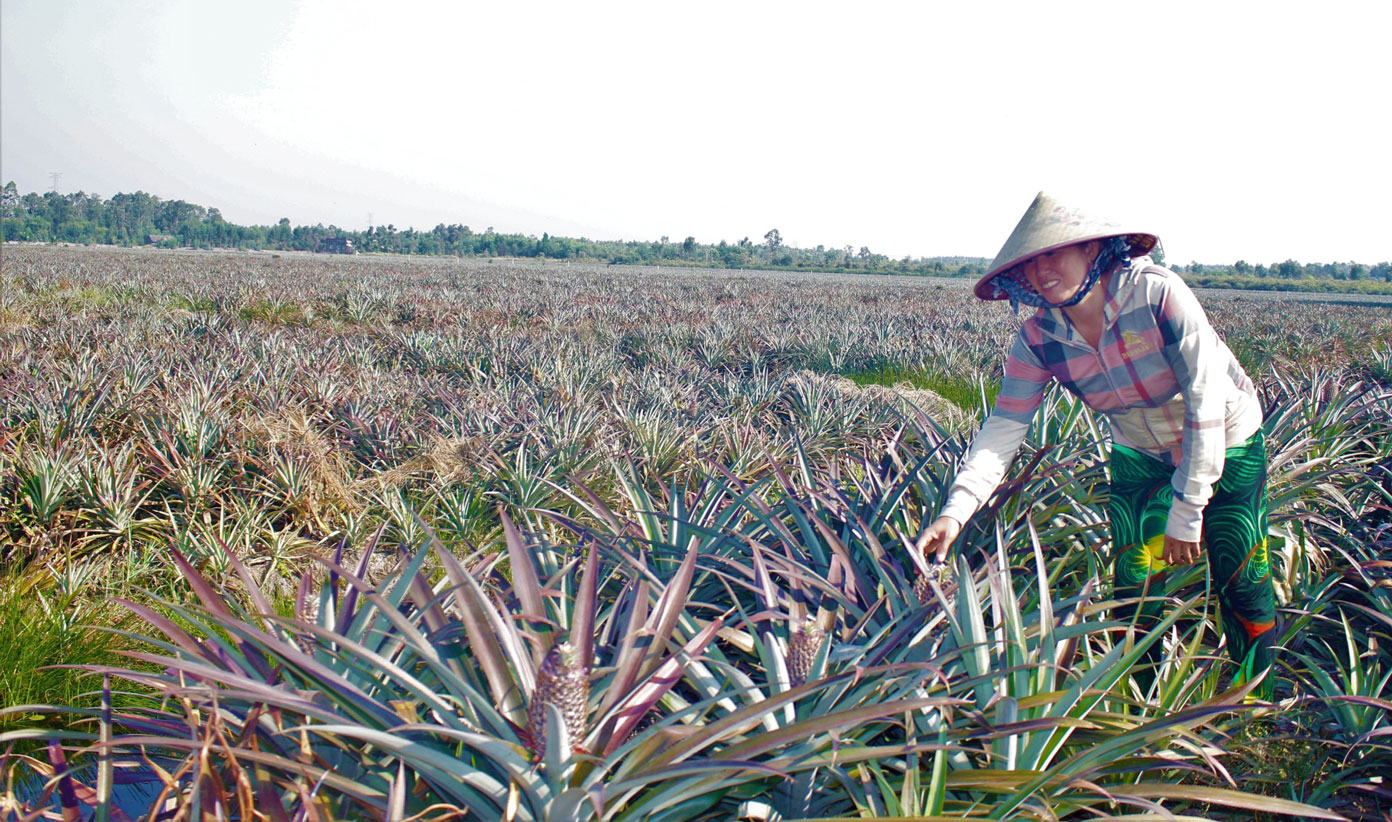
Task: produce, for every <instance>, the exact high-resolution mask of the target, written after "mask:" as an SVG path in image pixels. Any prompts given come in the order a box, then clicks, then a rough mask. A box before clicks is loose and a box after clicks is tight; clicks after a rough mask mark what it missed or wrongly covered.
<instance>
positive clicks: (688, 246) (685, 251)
mask: <svg viewBox="0 0 1392 822" xmlns="http://www.w3.org/2000/svg"><path fill="white" fill-rule="evenodd" d="M695 248H696V238H695V237H687V238H686V239H685V240H682V256H684V257H690V256H691V252H692V251H693V250H695Z"/></svg>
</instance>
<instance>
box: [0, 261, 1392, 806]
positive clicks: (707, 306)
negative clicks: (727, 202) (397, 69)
mask: <svg viewBox="0 0 1392 822" xmlns="http://www.w3.org/2000/svg"><path fill="white" fill-rule="evenodd" d="M0 254H2V255H3V256H0V628H2V629H3V630H0V809H2V810H3V811H5V813H6V814H7V816H6V818H11V816H12V817H13V818H21V819H41V818H65V819H85V818H97V819H112V820H116V819H122V818H132V819H134V818H148V819H180V820H182V819H203V818H209V819H213V818H218V819H243V820H252V819H261V820H273V821H278V820H292V819H293V820H300V819H343V820H351V819H393V820H436V819H440V820H442V819H478V820H490V821H491V820H500V819H502V820H580V819H584V820H673V821H676V820H760V821H762V822H771V821H772V820H801V819H805V820H812V819H818V820H830V819H866V818H914V819H1029V820H1041V821H1042V820H1060V819H1078V820H1081V819H1089V820H1090V819H1122V820H1151V819H1154V820H1160V819H1179V820H1185V819H1190V820H1193V819H1234V820H1237V819H1241V820H1248V819H1264V820H1282V819H1350V820H1357V819H1386V818H1388V814H1389V813H1392V784H1389V780H1390V779H1392V721H1389V717H1392V696H1389V691H1390V690H1392V689H1389V682H1392V310H1390V309H1392V303H1389V301H1388V300H1387V298H1375V297H1373V298H1365V299H1360V298H1357V297H1353V296H1349V295H1337V296H1336V295H1330V299H1328V300H1325V299H1323V298H1320V299H1316V298H1312V297H1310V296H1308V295H1305V296H1298V295H1297V296H1292V295H1277V294H1269V293H1263V294H1255V293H1250V292H1214V291H1199V292H1198V294H1199V297H1200V300H1201V301H1202V302H1203V303H1204V307H1205V309H1206V310H1207V311H1208V314H1209V317H1210V319H1211V320H1212V322H1213V324H1214V325H1215V327H1216V328H1217V330H1218V332H1219V333H1220V334H1221V335H1222V336H1223V337H1224V339H1225V340H1226V342H1227V343H1228V345H1229V347H1230V348H1231V349H1232V350H1233V352H1234V353H1235V354H1236V355H1237V356H1238V358H1239V359H1240V360H1241V361H1242V362H1243V364H1244V366H1245V367H1246V368H1247V370H1248V373H1249V374H1250V375H1251V376H1252V378H1253V379H1254V380H1255V381H1256V383H1257V384H1258V387H1259V390H1260V394H1261V398H1262V403H1263V407H1264V409H1265V412H1266V423H1265V435H1266V440H1267V450H1268V453H1269V455H1270V458H1269V468H1270V480H1269V485H1268V493H1269V510H1270V534H1269V537H1268V540H1269V543H1268V544H1269V546H1270V548H1271V551H1272V556H1273V562H1274V563H1275V565H1276V567H1277V568H1278V573H1277V580H1278V595H1279V598H1280V609H1279V613H1280V619H1281V626H1282V628H1281V631H1282V635H1281V637H1280V640H1279V650H1278V655H1277V665H1276V667H1275V669H1274V670H1273V671H1272V676H1274V677H1275V699H1276V701H1275V702H1274V703H1264V702H1260V701H1257V700H1255V699H1253V698H1251V696H1250V693H1251V691H1252V688H1253V685H1252V684H1251V683H1248V684H1243V685H1234V684H1233V683H1232V677H1233V673H1234V670H1233V666H1232V665H1231V663H1230V662H1229V661H1228V659H1227V656H1226V654H1225V650H1224V648H1223V647H1222V639H1221V634H1220V632H1219V630H1218V625H1219V622H1218V617H1217V615H1216V614H1215V613H1214V607H1215V603H1216V597H1213V598H1210V597H1209V596H1208V595H1207V593H1208V589H1209V586H1210V584H1211V580H1209V579H1206V577H1205V567H1204V566H1203V565H1202V564H1200V565H1196V566H1192V567H1191V568H1189V569H1188V570H1187V571H1185V572H1184V573H1183V574H1182V575H1181V576H1182V578H1181V580H1180V585H1179V586H1178V589H1177V591H1176V592H1175V593H1174V595H1173V596H1171V598H1170V601H1169V603H1168V605H1167V608H1166V611H1165V617H1164V620H1163V622H1162V623H1161V624H1160V626H1159V628H1157V629H1156V630H1153V631H1150V632H1138V631H1136V630H1135V629H1134V626H1132V625H1130V624H1129V623H1127V622H1126V621H1124V620H1121V619H1119V618H1117V617H1116V616H1114V614H1115V613H1116V612H1118V611H1119V609H1118V608H1117V607H1116V606H1117V605H1118V601H1117V600H1115V599H1114V598H1113V596H1112V591H1111V590H1110V583H1109V580H1110V575H1109V574H1108V573H1107V570H1106V569H1107V567H1108V564H1109V560H1110V552H1111V549H1112V546H1111V544H1110V542H1109V539H1108V534H1107V523H1106V508H1105V506H1106V500H1107V493H1108V478H1107V453H1108V445H1107V443H1108V432H1107V429H1106V423H1105V421H1104V420H1102V419H1101V418H1100V417H1096V416H1094V415H1093V413H1092V412H1091V411H1089V410H1088V409H1087V408H1086V407H1084V406H1082V405H1081V404H1080V403H1078V402H1076V401H1074V400H1073V399H1072V398H1071V397H1069V396H1067V395H1066V394H1063V393H1061V392H1053V393H1051V394H1050V395H1048V396H1047V397H1046V400H1045V403H1044V406H1043V407H1042V408H1041V410H1040V412H1039V415H1038V416H1037V417H1036V418H1035V421H1034V423H1033V425H1032V427H1031V431H1030V435H1029V438H1028V439H1027V442H1026V445H1025V447H1024V449H1023V450H1022V451H1021V454H1020V457H1019V458H1018V459H1017V460H1016V463H1015V465H1014V466H1013V468H1012V470H1011V472H1010V474H1009V475H1008V477H1007V479H1006V481H1005V482H1004V483H1003V484H1002V485H1001V487H1000V488H999V489H998V490H997V492H996V494H995V496H994V497H993V498H992V499H991V501H990V502H989V504H988V505H987V507H986V509H985V510H983V511H982V512H981V513H979V514H978V515H977V516H976V517H975V518H974V519H973V520H972V522H971V523H970V524H969V525H968V527H967V528H966V529H965V530H964V533H963V535H962V537H961V539H960V540H959V542H958V544H957V547H956V549H955V550H954V552H953V561H952V562H951V563H950V566H949V567H945V568H943V567H930V566H928V565H927V564H925V563H924V561H923V559H922V557H921V556H918V555H917V554H915V552H914V551H913V550H912V548H911V543H912V540H913V538H914V536H915V535H916V534H917V533H918V531H919V529H920V527H921V525H923V524H924V521H925V518H928V517H931V516H933V515H934V514H935V513H936V512H937V509H938V507H939V506H940V504H941V502H942V500H943V498H944V496H945V494H946V492H947V488H948V486H949V485H950V483H951V481H952V478H953V475H954V471H955V469H956V467H957V466H958V465H959V464H960V462H961V460H962V459H963V457H964V455H965V452H966V448H967V446H968V445H969V444H970V441H971V435H972V433H973V431H974V430H975V428H976V427H977V426H978V425H979V423H980V421H981V419H982V418H983V414H984V413H985V411H986V409H988V408H989V404H990V402H991V399H992V398H993V396H994V393H995V386H996V384H997V382H998V380H999V375H1000V371H1001V365H1002V360H1003V357H1004V352H1005V348H1006V346H1007V345H1008V344H1009V342H1010V340H1011V339H1012V337H1013V336H1014V334H1015V331H1016V329H1017V328H1018V323H1019V319H1018V318H1016V317H1013V316H1012V315H1011V313H1010V311H1009V309H1008V308H1005V307H1003V306H1002V305H1001V304H987V303H982V302H980V301H978V300H976V299H975V298H973V297H972V295H971V290H970V287H969V286H970V282H969V281H967V280H934V279H928V278H917V277H889V276H849V275H826V274H802V273H781V272H740V271H713V270H699V271H698V270H672V269H658V268H641V267H630V266H603V265H588V264H581V263H563V262H555V261H516V260H504V259H453V258H395V257H375V256H374V257H367V256H363V257H334V258H329V257H322V256H314V255H308V254H293V253H285V254H270V253H214V252H192V251H183V252H179V251H161V250H149V249H146V250H121V249H103V250H96V249H88V248H81V247H71V248H69V247H45V246H17V245H7V246H4V247H3V250H2V251H0ZM1379 299H1380V300H1381V301H1380V302H1379ZM1156 643H1160V644H1162V645H1163V647H1164V648H1165V651H1166V653H1165V655H1164V663H1163V666H1162V668H1161V670H1160V671H1159V672H1158V673H1159V676H1156V677H1153V678H1152V677H1150V676H1134V675H1133V674H1137V673H1138V672H1139V669H1140V667H1141V666H1143V665H1146V664H1149V663H1148V662H1147V655H1146V651H1147V650H1148V649H1149V648H1150V647H1151V646H1152V645H1154V644H1156ZM1152 679H1153V684H1148V685H1143V684H1142V683H1149V682H1151V681H1152Z"/></svg>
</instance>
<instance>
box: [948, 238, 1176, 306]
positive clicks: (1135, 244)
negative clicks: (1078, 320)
mask: <svg viewBox="0 0 1392 822" xmlns="http://www.w3.org/2000/svg"><path fill="white" fill-rule="evenodd" d="M1112 237H1126V238H1127V240H1128V241H1129V242H1130V244H1131V256H1132V257H1141V256H1144V255H1146V254H1149V253H1150V252H1151V251H1153V250H1154V249H1155V247H1156V246H1157V245H1159V244H1160V238H1159V237H1157V236H1155V235H1154V234H1146V233H1143V232H1135V231H1113V232H1103V233H1099V234H1094V235H1091V236H1085V237H1078V238H1069V239H1068V240H1067V241H1066V242H1062V243H1055V244H1054V245H1051V246H1045V247H1043V248H1039V249H1035V250H1033V251H1031V252H1030V253H1028V254H1025V255H1023V256H1020V257H1016V258H1014V259H1011V260H1008V261H1006V262H1004V263H1002V264H1000V265H997V266H995V267H994V268H992V269H991V270H990V271H987V272H986V273H985V274H984V275H982V277H981V279H979V280H977V281H976V286H975V288H974V289H973V290H974V291H975V293H976V296H977V298H978V299H982V300H1004V299H1006V297H1005V296H1004V295H1002V294H1000V292H999V291H998V290H997V289H995V288H993V287H991V286H990V285H989V283H990V282H991V281H992V280H994V279H995V278H996V277H999V276H1000V275H1002V274H1004V273H1006V272H1008V271H1010V270H1011V269H1013V268H1015V267H1016V266H1021V265H1024V264H1025V263H1027V262H1029V261H1030V260H1033V259H1034V258H1035V257H1038V256H1040V255H1042V254H1048V253H1050V252H1052V251H1058V250H1059V249H1060V248H1067V247H1068V246H1070V245H1081V244H1082V243H1090V242H1092V241H1094V240H1108V239H1111V238H1112Z"/></svg>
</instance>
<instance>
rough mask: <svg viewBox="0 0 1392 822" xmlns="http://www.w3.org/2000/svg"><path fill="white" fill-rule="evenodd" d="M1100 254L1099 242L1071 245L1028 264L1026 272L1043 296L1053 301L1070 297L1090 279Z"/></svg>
mask: <svg viewBox="0 0 1392 822" xmlns="http://www.w3.org/2000/svg"><path fill="white" fill-rule="evenodd" d="M1096 256H1097V243H1095V242H1090V243H1081V244H1078V245H1067V246H1064V247H1063V248H1058V249H1054V250H1053V251H1050V252H1047V253H1044V254H1040V255H1039V256H1038V257H1035V258H1034V259H1032V260H1030V261H1029V262H1027V263H1025V264H1024V266H1023V269H1022V274H1023V275H1024V277H1025V279H1026V280H1027V281H1028V282H1029V284H1030V286H1031V287H1033V288H1034V290H1035V291H1037V292H1039V295H1040V296H1041V297H1043V298H1044V299H1046V300H1048V301H1049V302H1051V303H1055V304H1057V303H1061V302H1063V301H1065V300H1068V299H1070V298H1071V297H1072V296H1073V294H1074V292H1076V291H1077V290H1078V287H1079V286H1081V285H1082V284H1083V281H1084V280H1086V279H1087V273H1088V267H1089V266H1091V265H1092V261H1093V259H1094V258H1095V257H1096Z"/></svg>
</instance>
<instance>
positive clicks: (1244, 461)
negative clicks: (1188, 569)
mask: <svg viewBox="0 0 1392 822" xmlns="http://www.w3.org/2000/svg"><path fill="white" fill-rule="evenodd" d="M1111 474H1112V476H1111V483H1112V487H1111V502H1110V503H1109V504H1108V506H1107V516H1108V519H1109V520H1110V521H1111V528H1112V544H1113V545H1114V546H1116V551H1117V554H1116V583H1115V594H1116V596H1117V597H1118V598H1121V599H1125V598H1132V597H1140V596H1142V595H1144V596H1146V597H1147V599H1146V600H1145V601H1144V603H1143V604H1142V605H1141V606H1140V613H1139V615H1138V614H1137V613H1136V609H1135V607H1134V606H1133V607H1129V608H1124V609H1123V610H1122V613H1121V616H1123V617H1124V618H1126V619H1128V620H1129V619H1131V618H1133V617H1135V618H1136V621H1137V626H1138V627H1140V628H1142V629H1144V628H1147V627H1149V626H1150V625H1154V624H1155V622H1156V620H1157V619H1158V618H1159V615H1160V611H1161V609H1162V607H1163V603H1162V602H1161V600H1160V599H1159V597H1163V596H1164V595H1165V594H1166V593H1167V591H1166V588H1165V582H1166V570H1167V566H1166V564H1165V560H1164V559H1163V556H1164V545H1165V522H1166V520H1167V518H1168V517H1169V512H1170V502H1171V500H1172V499H1173V491H1172V489H1171V485H1170V481H1171V479H1172V477H1173V476H1174V468H1173V467H1171V466H1168V465H1166V464H1165V463H1163V462H1161V461H1160V460H1157V459H1155V458H1154V457H1151V456H1149V455H1147V454H1143V453H1141V452H1140V451H1136V450H1134V449H1131V448H1127V447H1125V446H1121V445H1115V444H1114V445H1113V446H1112V459H1111ZM1200 548H1201V549H1202V551H1203V554H1204V556H1205V557H1207V559H1208V567H1209V573H1210V576H1211V578H1212V580H1213V583H1212V584H1213V587H1214V588H1215V589H1216V590H1217V594H1218V608H1219V615H1220V617H1221V619H1222V624H1223V633H1224V635H1225V636H1226V637H1227V641H1228V653H1229V655H1230V656H1231V657H1232V658H1233V660H1234V661H1235V662H1236V663H1237V664H1238V666H1239V671H1238V677H1237V679H1238V681H1246V680H1247V679H1249V678H1251V677H1252V676H1254V675H1256V674H1257V673H1260V672H1261V671H1265V670H1267V669H1268V668H1270V667H1271V656H1272V645H1273V644H1274V643H1275V638H1276V636H1275V635H1276V589H1275V586H1274V584H1273V583H1272V579H1271V559H1270V557H1269V555H1268V554H1267V549H1266V442H1265V440H1264V439H1263V438H1262V434H1261V433H1260V432H1258V433H1257V434H1255V435H1254V436H1253V437H1252V438H1251V439H1249V440H1247V441H1246V442H1243V443H1241V444H1239V445H1235V446H1233V447H1231V448H1229V449H1227V452H1226V459H1225V462H1224V463H1223V475H1222V477H1221V478H1219V480H1218V483H1217V484H1216V485H1215V486H1214V488H1213V497H1212V498H1211V499H1210V500H1209V503H1208V506H1207V507H1206V508H1205V509H1204V515H1203V536H1202V538H1201V540H1200ZM1162 656H1163V649H1162V648H1161V645H1160V643H1158V642H1157V643H1156V644H1154V645H1152V646H1151V647H1150V654H1149V657H1150V659H1151V661H1152V662H1153V663H1157V666H1156V667H1158V663H1159V661H1160V659H1161V658H1162ZM1152 670H1154V668H1152ZM1270 686H1271V679H1270V678H1269V677H1268V678H1267V679H1266V680H1264V681H1263V683H1262V685H1261V690H1260V691H1259V692H1258V695H1259V696H1262V697H1264V698H1267V699H1269V698H1270V696H1271V687H1270Z"/></svg>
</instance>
